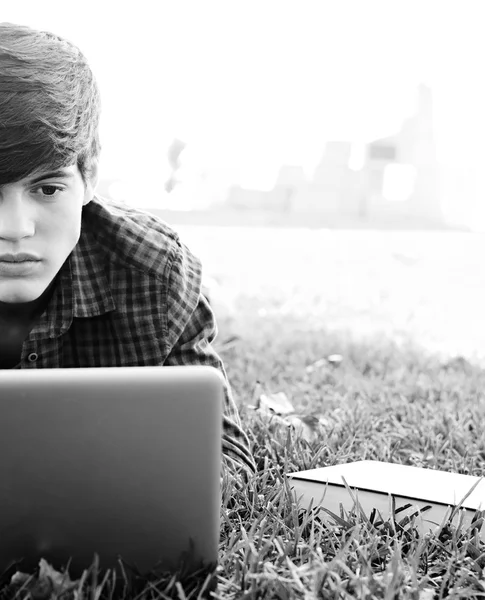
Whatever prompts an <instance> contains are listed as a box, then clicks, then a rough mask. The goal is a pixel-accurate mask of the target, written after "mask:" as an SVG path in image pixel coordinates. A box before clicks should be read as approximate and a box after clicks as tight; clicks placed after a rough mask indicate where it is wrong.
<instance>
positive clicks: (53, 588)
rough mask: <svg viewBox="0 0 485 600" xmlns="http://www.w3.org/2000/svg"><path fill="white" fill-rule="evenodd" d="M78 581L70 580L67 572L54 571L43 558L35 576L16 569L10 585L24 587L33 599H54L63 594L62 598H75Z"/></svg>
mask: <svg viewBox="0 0 485 600" xmlns="http://www.w3.org/2000/svg"><path fill="white" fill-rule="evenodd" d="M78 583H79V582H78V581H77V580H76V581H72V580H71V578H70V577H69V575H68V574H67V573H60V572H59V571H56V569H54V567H52V566H51V565H50V564H49V563H48V562H47V561H46V560H44V559H43V558H41V559H40V562H39V574H38V575H37V576H32V575H27V574H26V573H22V572H20V571H17V572H16V573H14V575H12V579H11V580H10V585H13V586H16V587H19V586H25V587H24V589H25V591H26V592H28V593H29V595H30V597H31V598H32V599H34V600H56V599H57V598H59V597H60V596H62V595H63V597H64V598H72V599H73V600H77V597H78V592H77V589H75V588H77V587H78Z"/></svg>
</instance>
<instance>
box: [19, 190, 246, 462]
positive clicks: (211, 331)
mask: <svg viewBox="0 0 485 600" xmlns="http://www.w3.org/2000/svg"><path fill="white" fill-rule="evenodd" d="M201 278H202V267H201V264H200V261H199V260H198V259H197V258H196V257H195V256H194V255H193V254H192V253H191V252H190V250H189V249H188V248H187V247H186V246H185V245H184V244H183V243H182V242H181V241H180V239H179V237H178V234H177V233H176V232H175V231H173V230H172V229H171V228H170V227H169V226H168V225H167V224H165V223H164V222H163V221H161V220H160V219H157V218H156V217H154V216H152V215H150V214H148V213H144V212H142V211H139V210H136V209H134V208H131V207H128V206H125V205H122V204H117V203H115V202H112V201H108V200H106V199H103V198H99V197H95V198H94V199H93V200H92V201H91V202H90V203H89V204H88V205H87V206H85V207H84V209H83V217H82V227H81V237H80V239H79V243H78V244H77V246H76V248H75V249H74V251H73V252H72V253H71V255H70V257H69V258H68V259H67V261H66V262H65V263H64V265H63V267H62V269H61V270H60V272H59V276H58V281H57V285H56V287H55V290H54V293H53V296H52V298H51V299H50V301H49V304H48V306H47V309H46V310H45V312H44V313H43V314H42V316H41V318H40V320H39V321H38V322H37V323H36V324H35V326H34V328H33V329H32V331H31V332H30V334H29V336H28V338H27V339H26V340H25V342H24V344H23V348H22V356H21V363H20V364H19V366H18V367H19V368H62V367H64V368H66V367H116V366H120V367H121V366H125V367H126V366H141V365H147V366H148V365H151V366H155V365H209V366H213V367H216V368H217V369H219V371H220V372H221V373H222V374H223V376H224V382H225V385H224V391H225V407H224V416H223V442H222V444H223V446H222V451H223V459H224V463H225V464H227V465H228V466H229V467H230V468H231V470H238V471H239V470H241V469H242V472H243V473H244V472H245V473H247V474H249V473H251V472H254V471H255V464H254V460H253V457H252V455H251V453H250V450H249V441H248V438H247V436H246V434H245V433H244V431H243V430H242V428H241V421H240V418H239V414H238V410H237V407H236V405H235V402H234V399H233V397H232V393H231V388H230V385H229V383H228V381H227V376H226V373H225V370H224V366H223V363H222V361H221V359H220V358H219V356H218V355H217V353H216V352H215V351H214V349H213V348H212V346H211V342H212V341H213V340H214V338H215V336H216V334H217V325H216V322H215V319H214V315H213V312H212V310H211V308H210V305H209V304H208V302H207V300H206V299H205V297H204V296H203V295H202V294H201Z"/></svg>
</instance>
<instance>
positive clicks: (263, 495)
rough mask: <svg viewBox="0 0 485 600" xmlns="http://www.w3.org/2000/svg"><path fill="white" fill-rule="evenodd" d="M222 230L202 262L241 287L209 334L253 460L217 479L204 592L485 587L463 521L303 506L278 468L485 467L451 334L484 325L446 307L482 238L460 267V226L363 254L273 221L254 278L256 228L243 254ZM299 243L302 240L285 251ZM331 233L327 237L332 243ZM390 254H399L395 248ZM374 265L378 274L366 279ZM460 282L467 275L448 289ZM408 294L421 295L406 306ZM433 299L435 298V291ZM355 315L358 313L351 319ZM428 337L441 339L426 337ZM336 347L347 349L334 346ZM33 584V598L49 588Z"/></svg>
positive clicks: (472, 400)
mask: <svg viewBox="0 0 485 600" xmlns="http://www.w3.org/2000/svg"><path fill="white" fill-rule="evenodd" d="M213 235H214V233H211V236H213ZM241 235H242V234H241ZM257 235H260V236H261V237H262V236H263V233H260V234H257ZM220 236H221V237H220V238H219V239H218V240H217V239H216V240H214V239H213V238H211V240H212V242H211V243H212V244H213V245H212V246H210V244H207V245H206V246H205V250H206V255H207V256H206V262H207V263H208V264H209V272H210V274H211V275H213V276H214V277H216V278H217V279H218V280H219V281H220V282H221V283H222V285H223V287H224V286H227V289H229V290H232V292H234V293H233V295H232V296H231V298H232V302H233V304H232V306H231V308H229V309H227V310H226V311H225V312H224V311H223V310H222V309H221V311H220V318H219V321H220V335H219V337H218V339H217V340H216V343H215V345H216V347H217V349H218V350H219V352H220V354H221V356H222V357H223V359H224V362H225V364H226V369H227V373H228V376H229V379H230V381H231V383H232V386H233V389H234V393H235V396H236V399H237V402H238V404H239V406H240V413H241V418H242V421H243V424H244V428H245V430H246V431H247V433H248V436H249V438H250V441H251V445H252V449H253V453H254V456H255V460H256V463H257V467H258V474H257V476H256V477H255V478H254V481H252V482H251V485H250V486H248V488H247V489H244V490H240V489H238V488H237V487H236V486H235V484H234V481H232V480H230V479H227V480H225V482H224V486H223V503H222V507H221V538H220V555H219V566H218V568H217V573H216V574H217V582H218V587H217V591H216V592H215V594H214V596H213V597H214V598H217V599H220V600H229V599H231V600H233V599H234V600H235V599H250V598H255V599H256V598H261V599H263V598H282V599H285V598H289V599H291V598H302V599H312V598H321V599H331V598H332V599H333V598H335V599H337V598H338V599H341V598H363V599H369V600H371V599H373V598H386V599H394V598H396V599H397V598H403V599H405V598H410V599H415V600H431V599H432V598H483V597H485V573H484V572H483V568H484V566H485V544H484V543H483V542H481V541H480V540H479V539H478V537H477V536H476V535H474V533H473V532H472V531H466V530H465V529H460V528H455V527H448V526H443V527H438V528H437V529H435V530H433V531H431V530H430V531H429V532H427V533H426V534H421V533H419V532H418V530H417V529H416V528H415V527H413V523H412V522H411V523H402V522H401V525H399V523H400V521H399V516H398V515H397V514H396V515H395V518H394V519H389V520H388V521H387V522H378V521H376V520H373V521H372V522H370V521H369V520H368V518H367V519H366V518H364V517H363V516H362V515H361V514H359V513H358V512H355V513H350V514H343V515H341V516H342V519H341V520H338V521H335V522H334V523H329V522H327V523H323V522H320V521H318V520H316V519H311V518H310V516H309V515H308V514H307V513H305V512H302V511H298V507H297V506H296V505H295V503H294V502H293V499H292V497H291V494H290V493H289V490H288V487H287V485H286V483H285V473H287V472H293V471H298V470H304V469H310V468H316V467H321V466H327V465H332V464H336V463H341V462H349V461H354V460H361V459H377V460H384V461H391V462H398V463H402V464H408V465H416V466H424V467H429V468H438V469H442V470H449V471H454V472H458V473H466V474H472V475H479V476H481V475H482V474H483V464H484V460H485V437H484V435H483V431H482V428H481V426H480V422H481V418H483V417H482V415H483V414H484V410H485V402H484V394H483V390H484V383H485V375H484V373H483V371H482V369H481V367H480V366H479V365H478V364H476V363H474V362H473V360H468V359H467V357H466V356H465V354H466V353H465V352H461V353H459V354H457V353H456V348H457V347H458V346H457V345H459V342H460V343H461V348H462V349H468V350H470V352H469V354H473V352H474V351H478V344H477V342H476V341H477V340H478V339H481V338H479V336H482V335H483V332H480V331H476V330H478V329H479V328H478V327H475V329H474V331H473V332H472V333H473V334H474V336H471V337H470V336H468V337H465V336H462V337H460V336H457V333H458V332H459V324H460V323H463V322H464V320H463V317H462V316H460V314H455V312H454V311H453V310H451V309H450V305H451V306H452V307H453V306H455V307H456V308H457V310H458V309H460V305H459V300H460V298H462V293H463V289H465V292H466V291H469V290H470V289H475V291H476V295H478V297H481V296H480V294H482V295H483V293H484V291H483V289H482V288H481V287H480V286H479V285H478V283H477V280H481V279H480V278H481V275H479V273H478V271H477V265H478V259H477V257H476V248H475V246H473V244H479V243H480V244H481V243H482V242H481V240H477V239H474V240H471V239H468V241H466V242H463V244H468V245H469V246H470V245H471V246H473V248H474V251H473V253H471V252H469V259H470V263H472V266H470V264H469V263H466V264H465V266H464V267H463V269H462V270H460V269H459V268H458V266H457V265H459V263H460V261H461V263H462V264H463V262H464V256H465V254H466V253H465V251H464V250H463V245H461V246H460V248H461V250H460V248H459V249H458V250H457V249H456V247H455V249H454V252H453V251H452V250H450V246H452V241H453V243H455V242H456V240H459V239H465V238H459V237H456V236H455V237H449V238H447V239H446V240H441V241H440V243H442V244H443V247H442V248H441V249H439V248H437V246H436V243H435V244H434V245H433V247H432V248H428V249H426V248H425V247H424V246H423V245H422V246H419V244H418V243H416V241H415V243H414V244H413V245H412V246H411V245H410V244H409V243H408V244H407V245H406V244H404V242H403V238H401V239H400V240H398V242H399V244H400V251H399V252H398V251H397V250H396V248H395V247H394V246H392V247H391V246H390V244H389V239H388V238H387V239H385V240H384V241H385V243H383V244H381V250H380V252H379V251H378V247H377V244H375V246H374V247H370V245H369V244H362V246H359V248H361V251H360V252H356V249H355V248H356V247H355V245H354V247H353V251H351V249H350V248H349V245H348V243H347V242H346V240H345V239H344V238H340V240H339V241H338V243H336V238H332V240H330V241H331V242H332V243H331V244H330V245H329V246H328V247H327V246H326V250H327V254H325V253H324V249H322V248H318V252H317V251H316V250H317V246H318V244H317V243H316V242H315V239H313V241H312V240H310V241H309V242H308V244H307V245H306V246H305V247H303V246H302V242H301V240H299V243H298V244H296V245H295V240H294V239H292V238H291V237H288V238H285V237H284V236H283V235H282V236H280V237H278V240H277V242H275V241H274V240H273V241H272V243H271V244H270V247H271V248H272V251H273V252H275V253H277V255H278V257H279V258H278V260H277V259H276V258H275V257H273V262H272V263H271V261H269V260H268V259H267V258H264V257H263V258H262V259H261V260H260V264H259V270H258V272H257V274H256V275H255V276H254V278H251V267H252V266H253V267H254V265H255V264H256V260H257V257H258V249H259V251H260V252H261V250H260V246H259V244H260V243H261V240H260V239H259V238H257V236H256V234H255V235H254V236H253V237H251V236H246V237H243V238H241V240H239V241H240V243H241V244H243V243H244V241H245V242H246V246H244V247H242V248H239V253H238V255H237V256H236V255H235V254H234V247H235V244H236V241H235V239H234V235H233V236H232V239H233V244H232V245H230V244H229V238H227V239H226V238H225V237H223V236H229V234H228V233H227V232H221V234H220ZM358 239H359V240H360V242H362V237H360V238H358ZM381 239H383V238H381ZM327 242H328V240H327V241H326V243H327ZM354 242H355V240H354ZM394 242H395V240H394ZM394 242H393V243H394ZM199 243H202V242H201V240H199ZM460 243H461V242H460ZM225 244H227V245H225ZM292 244H293V246H292ZM311 244H314V246H312V245H311ZM404 246H406V248H407V250H406V252H405V251H404V250H403V247H404ZM292 247H293V248H297V250H296V251H295V252H293V253H292V252H291V248H292ZM329 247H330V248H332V247H333V248H334V253H333V256H330V257H329V256H328V252H329V251H330V250H329V249H328V248H329ZM230 248H232V249H233V250H232V251H233V254H231V250H230ZM423 248H424V250H423ZM446 249H448V250H447V251H448V252H449V256H452V255H453V254H454V255H455V257H456V256H457V255H458V259H457V260H455V262H452V260H451V258H449V256H448V255H446V256H445V258H444V259H443V253H444V252H445V250H446ZM211 252H212V254H211ZM285 252H286V254H285ZM397 252H398V254H399V258H395V257H394V258H393V256H394V254H396V253H397ZM440 252H441V254H440ZM460 252H461V254H460ZM295 253H296V254H297V256H296V258H295V256H294V254H295ZM298 253H299V254H298ZM372 253H373V256H374V261H372V260H371V258H369V254H372ZM433 253H434V254H433ZM432 255H433V256H434V257H435V258H434V259H432V258H430V257H431V256H432ZM218 256H219V257H220V260H219V262H217V257H218ZM345 256H347V257H348V260H347V261H345V260H344V259H343V258H342V257H345ZM438 256H441V257H442V258H441V262H440V261H439V260H438ZM211 257H212V258H211ZM305 257H306V258H305ZM433 260H435V262H434V263H433ZM237 261H239V262H237ZM473 261H476V263H473ZM235 264H236V265H237V268H239V271H237V268H236V269H234V265H235ZM271 264H272V265H273V268H271ZM433 264H434V268H431V267H432V266H433ZM450 264H451V265H452V268H450ZM332 265H333V266H332ZM335 265H337V266H335ZM338 265H340V267H338ZM349 265H350V266H349ZM420 265H421V267H423V268H421V267H420ZM423 265H424V266H423ZM426 268H427V269H429V273H430V274H433V273H434V275H433V277H434V279H433V281H434V282H435V283H436V282H438V280H440V285H441V287H440V288H439V290H438V291H436V289H435V287H436V286H433V285H432V284H431V283H430V282H429V281H428V280H427V277H426V270H425V269H426ZM369 269H370V270H371V271H372V272H373V273H374V275H373V277H371V278H370V280H369V281H366V276H367V278H369V276H368V271H369ZM238 273H239V275H238ZM436 273H438V274H439V277H438V276H437V275H436ZM446 273H447V274H448V277H447V278H446V277H445V274H446ZM474 273H475V275H476V276H475V279H474V277H473V274H474ZM429 276H431V275H429ZM238 277H239V279H238ZM443 277H444V280H443ZM352 278H354V279H352ZM390 278H391V279H390ZM413 278H414V279H413ZM457 280H460V281H461V282H462V283H461V288H460V289H458V290H456V289H455V290H453V289H452V288H453V286H455V287H456V281H457ZM403 281H404V283H403ZM413 281H414V282H415V281H421V282H422V285H423V286H424V287H423V288H421V289H420V288H419V287H417V286H416V283H415V284H414V286H415V287H414V288H413V287H412V282H413ZM390 282H391V283H390ZM406 284H407V285H411V289H406ZM431 288H433V290H434V295H433V294H431ZM376 290H377V292H376ZM379 290H380V291H381V292H382V293H381V294H380V295H379V293H380V292H379ZM386 290H387V291H386ZM396 290H397V291H396ZM423 290H424V291H423ZM426 290H430V294H429V295H428V296H426V294H425V291H426ZM236 292H237V293H236ZM378 292H379V293H378ZM404 292H406V294H407V295H406V296H404V298H405V299H406V298H407V299H408V300H407V301H403V293H404ZM376 294H377V295H376ZM443 294H444V295H443ZM446 294H449V297H447V296H446ZM426 297H428V301H427V302H425V301H424V300H423V298H424V299H425V298H426ZM379 298H380V300H379ZM416 298H418V299H419V302H415V303H414V304H413V299H416ZM440 299H441V304H439V305H438V304H436V305H434V304H433V303H437V302H439V300H440ZM462 301H463V307H462V308H461V309H460V310H459V312H461V315H463V314H464V313H467V310H466V309H465V306H466V305H465V302H466V300H465V297H463V298H462ZM339 302H340V303H341V306H340V310H339ZM446 302H448V308H447V310H446V311H444V309H443V305H444V304H446ZM379 306H381V309H379ZM469 306H470V309H469V310H468V314H466V319H468V320H467V321H466V322H467V323H468V324H469V323H470V322H472V321H473V319H474V318H475V316H476V315H478V312H477V313H476V315H475V314H474V313H473V310H475V309H476V307H477V306H478V302H477V299H476V297H475V298H474V299H472V301H471V304H470V305H469ZM399 307H400V308H399ZM399 311H400V312H399ZM470 313H472V315H471V317H470ZM437 314H438V317H437V316H436V315H437ZM444 314H446V315H447V318H448V321H449V330H450V331H451V334H450V336H451V337H452V338H453V339H452V344H451V345H450V346H446V339H447V336H446V333H447V331H446V328H445V330H444V329H443V324H442V322H441V320H440V319H441V318H442V317H443V315H444ZM423 315H424V316H423ZM426 315H429V316H430V319H428V320H427V319H426ZM433 315H434V317H435V318H434V319H433V318H431V317H432V316H433ZM453 315H454V316H453ZM470 319H471V321H470ZM336 322H337V323H338V324H340V325H339V326H336ZM362 322H365V323H366V326H365V327H361V328H360V329H359V327H358V324H359V323H362ZM369 323H370V324H371V325H372V324H374V328H373V329H372V327H370V326H369ZM349 324H350V326H349ZM353 325H355V328H354V329H353ZM465 339H466V340H468V345H467V344H465V343H464V340H465ZM440 340H441V341H440ZM470 340H471V341H470ZM437 341H438V342H440V344H441V346H440V348H438V349H439V350H441V351H440V352H439V353H438V352H437V351H436V350H437V348H436V347H433V343H434V344H436V343H437ZM331 355H340V356H341V360H340V361H335V360H327V359H328V357H329V356H331ZM278 392H283V393H284V394H286V397H287V398H288V399H289V400H290V401H291V403H292V404H293V406H294V407H295V411H296V413H297V414H298V415H300V416H301V417H309V416H313V417H315V418H314V419H313V420H312V421H309V422H311V423H313V429H312V436H310V437H308V436H306V435H302V430H301V429H298V428H295V427H294V426H292V425H288V424H287V423H286V422H284V420H283V419H281V418H278V417H277V416H276V415H271V414H269V413H268V412H266V411H263V410H261V409H258V408H256V407H257V406H258V400H259V398H260V396H261V394H266V395H271V394H275V393H278ZM367 517H369V515H367ZM91 577H92V574H91V573H90V574H89V576H88V577H87V579H86V586H85V590H86V592H85V597H93V598H95V597H98V596H99V594H100V593H101V592H102V594H101V595H103V596H106V597H109V595H110V594H109V589H110V585H109V581H108V582H106V583H105V584H104V585H100V583H99V580H98V581H94V582H93V581H92V579H91ZM96 589H97V593H98V596H97V595H96V593H95V590H96ZM200 589H201V587H200V584H199V585H198V586H196V585H195V584H194V582H193V581H191V580H187V579H184V577H180V578H177V577H174V578H165V579H164V580H163V581H162V580H159V581H157V580H154V581H151V582H150V583H148V582H142V581H140V582H138V583H136V582H133V581H132V580H130V581H128V580H127V587H126V591H125V593H124V596H125V597H126V598H135V597H136V598H140V599H141V598H150V599H155V598H179V599H183V598H197V597H198V593H199V592H200ZM10 592H11V590H10ZM41 592H42V590H40V591H39V593H37V595H36V596H35V597H36V598H41V597H45V598H47V597H49V595H46V594H45V593H44V595H42V593H41ZM44 592H45V590H44ZM90 593H91V594H92V595H89V594H90ZM3 597H7V595H6V591H5V590H4V595H3ZM10 597H12V596H11V594H10ZM80 597H81V596H79V595H78V596H77V598H78V600H80Z"/></svg>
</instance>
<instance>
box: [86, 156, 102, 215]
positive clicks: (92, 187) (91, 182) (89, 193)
mask: <svg viewBox="0 0 485 600" xmlns="http://www.w3.org/2000/svg"><path fill="white" fill-rule="evenodd" d="M98 175H99V173H98V163H97V162H95V163H94V164H93V166H92V168H91V174H90V177H89V179H88V180H87V181H86V184H85V191H84V200H83V206H86V204H89V203H90V202H91V200H92V199H93V196H94V193H95V191H96V186H97V185H98Z"/></svg>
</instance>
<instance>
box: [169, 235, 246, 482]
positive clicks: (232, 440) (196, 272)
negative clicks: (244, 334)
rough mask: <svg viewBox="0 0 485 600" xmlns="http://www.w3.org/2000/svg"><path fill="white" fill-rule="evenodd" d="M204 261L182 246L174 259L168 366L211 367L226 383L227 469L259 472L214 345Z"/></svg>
mask: <svg viewBox="0 0 485 600" xmlns="http://www.w3.org/2000/svg"><path fill="white" fill-rule="evenodd" d="M201 273H202V269H201V264H200V261H199V260H198V259H197V258H196V257H195V256H194V255H192V254H191V252H190V251H189V250H188V249H187V248H186V247H185V246H184V245H182V244H180V246H179V248H178V252H177V253H176V254H175V255H174V257H173V261H172V264H171V271H170V277H169V287H168V298H167V316H168V322H167V336H168V340H169V344H170V348H169V354H168V356H167V358H166V360H165V362H164V364H165V365H179V366H181V365H208V366H212V367H215V368H216V369H218V370H219V371H220V372H221V373H222V375H223V379H224V414H223V422H222V454H223V465H225V466H226V467H229V469H230V470H231V471H233V472H236V471H239V470H240V469H242V470H243V472H244V471H245V472H246V473H247V474H252V473H254V472H255V471H256V467H255V463H254V459H253V457H252V454H251V452H250V449H249V440H248V438H247V436H246V434H245V433H244V431H243V430H242V427H241V421H240V418H239V413H238V410H237V406H236V404H235V402H234V399H233V396H232V392H231V387H230V385H229V382H228V380H227V375H226V371H225V369H224V365H223V362H222V360H221V359H220V357H219V356H218V354H217V353H216V351H215V350H214V349H213V348H212V346H211V342H212V341H213V340H214V338H215V337H216V335H217V324H216V321H215V317H214V314H213V312H212V309H211V307H210V305H209V303H208V302H207V300H206V298H205V297H204V296H203V295H202V293H201V279H202V277H201Z"/></svg>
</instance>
